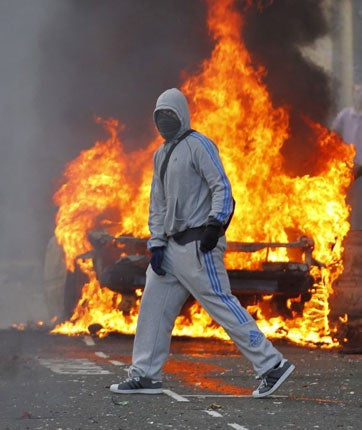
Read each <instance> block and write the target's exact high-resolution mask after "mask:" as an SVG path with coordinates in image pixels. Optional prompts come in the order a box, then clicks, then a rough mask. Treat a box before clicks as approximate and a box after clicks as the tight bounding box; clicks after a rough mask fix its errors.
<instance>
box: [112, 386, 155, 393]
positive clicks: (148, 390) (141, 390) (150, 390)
mask: <svg viewBox="0 0 362 430" xmlns="http://www.w3.org/2000/svg"><path fill="white" fill-rule="evenodd" d="M109 389H110V390H111V391H112V393H117V394H162V393H163V390H162V388H137V389H134V390H119V389H118V384H113V385H111V386H110V387H109Z"/></svg>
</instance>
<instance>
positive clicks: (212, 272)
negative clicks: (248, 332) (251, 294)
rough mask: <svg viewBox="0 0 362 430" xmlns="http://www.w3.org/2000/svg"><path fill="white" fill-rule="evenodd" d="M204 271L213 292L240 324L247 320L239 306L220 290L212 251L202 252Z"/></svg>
mask: <svg viewBox="0 0 362 430" xmlns="http://www.w3.org/2000/svg"><path fill="white" fill-rule="evenodd" d="M204 260H205V266H206V272H207V275H208V277H209V280H210V283H211V288H212V290H213V291H214V293H215V294H216V295H217V296H218V297H220V299H221V301H222V302H223V303H225V305H226V306H227V307H228V308H229V309H230V310H231V312H232V313H233V314H234V315H235V317H236V319H237V320H238V321H239V322H240V324H244V323H246V322H248V321H249V318H247V317H246V316H245V315H244V313H243V311H242V309H241V307H240V306H238V305H237V304H236V303H235V302H234V301H233V298H232V296H230V294H225V293H224V292H223V291H222V287H221V282H220V279H219V277H218V274H217V270H216V266H215V263H214V258H213V255H212V252H206V253H205V254H204Z"/></svg>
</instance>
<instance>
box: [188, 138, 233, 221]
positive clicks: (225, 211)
mask: <svg viewBox="0 0 362 430" xmlns="http://www.w3.org/2000/svg"><path fill="white" fill-rule="evenodd" d="M193 136H194V137H196V138H197V139H198V140H199V141H200V142H201V144H202V146H203V147H204V148H205V150H206V152H207V153H208V154H209V156H210V158H211V160H212V162H213V163H214V165H215V166H216V168H217V171H218V172H219V174H220V176H221V180H222V183H223V185H224V187H225V193H224V199H223V207H222V210H221V212H219V213H218V214H217V215H216V216H215V218H216V219H217V220H218V221H220V222H221V223H224V222H225V221H226V220H227V218H228V216H229V215H230V213H231V211H232V206H233V203H232V196H231V187H230V184H229V180H228V178H227V177H226V175H225V171H224V169H223V167H222V164H221V163H220V160H219V158H218V157H217V156H216V154H215V152H214V148H213V143H212V142H211V141H210V140H209V139H208V138H207V137H206V136H204V135H202V134H200V133H197V132H196V133H193Z"/></svg>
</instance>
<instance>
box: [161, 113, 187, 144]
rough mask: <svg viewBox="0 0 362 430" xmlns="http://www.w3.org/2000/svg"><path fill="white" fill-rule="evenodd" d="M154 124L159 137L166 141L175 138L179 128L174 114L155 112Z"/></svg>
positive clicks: (178, 122)
mask: <svg viewBox="0 0 362 430" xmlns="http://www.w3.org/2000/svg"><path fill="white" fill-rule="evenodd" d="M155 117H156V118H155V122H156V126H157V129H158V131H159V133H160V135H161V136H162V137H163V138H164V139H165V140H166V141H168V140H171V139H172V138H173V137H175V136H176V134H177V133H178V131H179V130H180V127H181V121H180V120H179V119H178V117H177V115H176V114H175V113H173V112H172V113H166V112H164V111H161V110H160V111H157V112H156V115H155Z"/></svg>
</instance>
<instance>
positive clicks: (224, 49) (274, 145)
mask: <svg viewBox="0 0 362 430" xmlns="http://www.w3.org/2000/svg"><path fill="white" fill-rule="evenodd" d="M208 5H209V16H208V26H209V30H210V34H211V35H212V37H213V39H214V43H215V46H214V49H213V51H212V54H211V57H210V59H208V60H206V61H204V63H203V64H202V70H201V72H200V73H198V74H195V75H193V76H190V77H186V78H185V81H184V83H183V85H182V87H181V90H182V91H183V92H184V93H185V94H186V96H187V98H188V100H189V103H190V111H191V113H192V114H191V115H192V118H191V119H192V121H191V122H192V126H193V128H195V129H197V130H199V131H200V132H204V133H205V134H207V135H208V136H209V137H211V138H212V139H213V140H214V141H215V142H217V144H218V147H219V150H220V154H221V157H222V160H223V162H224V165H225V169H226V171H227V174H228V176H229V178H230V181H231V183H232V187H233V194H234V197H235V200H236V202H237V205H236V211H235V215H234V218H233V222H232V223H231V225H230V228H229V230H228V240H229V241H238V242H258V241H260V242H262V241H264V242H265V241H267V242H288V239H290V235H291V232H292V234H293V235H295V236H296V235H306V236H310V237H313V240H314V242H315V249H314V254H313V256H314V258H315V259H316V260H318V261H321V262H323V263H324V264H325V267H313V271H312V275H313V277H314V279H315V280H316V284H315V286H314V290H315V291H314V294H313V296H312V299H311V300H310V301H309V302H307V303H306V305H305V307H304V311H303V315H302V316H298V315H297V314H295V313H294V312H293V318H291V319H287V320H286V319H283V318H282V317H277V318H270V319H266V317H265V316H263V311H262V310H261V308H260V307H248V309H249V311H250V312H252V313H253V314H254V315H255V316H256V318H257V320H258V324H259V326H260V328H261V329H262V330H263V331H264V332H265V333H266V334H267V335H268V336H270V337H279V338H287V339H289V340H291V341H293V342H295V343H298V344H301V345H323V346H326V347H331V346H336V345H338V342H337V341H336V340H335V339H334V338H333V330H332V329H331V328H330V326H329V321H328V313H329V306H328V297H329V295H330V294H331V293H332V285H333V282H334V281H335V280H336V279H337V278H338V276H339V275H340V274H341V273H342V271H343V266H342V261H341V257H342V251H343V248H342V240H343V238H344V237H345V235H346V234H347V232H348V230H349V223H348V221H347V219H348V216H349V208H348V206H347V205H346V202H345V194H346V189H347V188H348V186H349V185H350V183H351V180H352V171H351V166H352V160H353V156H354V153H353V152H354V151H353V149H352V148H351V147H350V146H348V145H345V144H343V142H342V141H341V139H340V138H339V137H337V136H336V135H335V134H334V133H332V132H330V131H328V130H327V129H326V128H324V127H323V126H321V125H319V124H315V123H313V122H312V121H311V120H310V119H308V118H305V121H306V123H307V124H308V125H309V127H310V129H311V131H312V132H313V135H314V137H315V141H316V142H317V144H318V147H319V150H320V154H321V155H322V158H321V164H320V168H319V172H318V175H317V174H314V175H313V176H312V175H305V176H303V177H292V176H291V175H290V174H287V173H286V172H285V170H284V167H283V166H284V164H283V163H284V159H283V156H282V155H281V149H282V148H283V145H284V144H285V141H286V139H287V138H288V135H289V114H288V109H287V108H286V107H274V106H273V105H272V102H271V98H270V96H269V93H268V91H267V88H266V87H265V85H264V84H263V83H262V77H263V74H264V73H265V70H263V69H262V68H259V69H257V70H256V69H255V67H253V65H252V63H251V59H250V56H249V53H248V52H247V50H246V48H245V46H244V44H243V41H242V40H241V38H240V33H241V31H240V30H241V28H242V25H243V18H242V16H241V15H240V14H239V13H238V12H237V11H236V10H235V9H234V7H233V1H232V0H223V1H217V0H209V1H208ZM98 121H101V122H102V123H103V125H104V126H105V128H106V129H107V130H108V132H109V133H110V138H109V139H108V140H106V141H105V142H97V143H96V144H95V146H94V147H93V148H91V149H89V150H86V151H83V152H82V153H81V154H80V155H79V157H78V158H77V159H75V160H74V161H73V162H71V163H70V164H69V165H68V166H67V168H66V171H65V174H64V178H65V180H64V183H63V185H62V186H61V187H60V189H59V190H58V191H57V193H56V194H55V197H54V199H55V202H56V204H57V205H58V206H59V211H58V214H57V220H56V221H57V227H56V230H55V233H56V236H57V239H58V242H59V243H60V244H61V245H62V246H63V248H64V251H65V255H66V264H67V267H68V269H69V270H73V269H74V261H75V258H76V257H77V256H78V255H80V254H82V253H84V252H86V251H88V250H90V249H91V245H90V243H89V241H88V239H87V232H88V231H89V230H91V229H94V228H97V227H102V226H103V227H104V226H107V224H108V228H110V222H111V221H112V222H113V224H112V229H113V234H114V235H120V234H132V235H134V236H136V237H147V236H148V234H149V232H148V230H147V216H148V210H147V208H148V199H149V189H150V183H151V176H152V170H151V169H152V153H153V151H154V150H155V148H157V146H158V145H160V144H161V140H160V139H159V138H156V139H155V140H154V141H153V142H151V143H150V145H149V146H147V147H146V149H142V150H139V151H136V152H132V153H125V151H124V150H123V146H122V143H121V142H120V140H119V139H118V137H117V136H118V133H119V131H121V128H120V127H119V124H118V121H116V120H114V119H110V120H107V121H103V120H98ZM110 214H111V217H110ZM115 221H116V222H115ZM263 259H264V260H265V256H264V254H263V253H260V252H255V253H251V254H250V253H235V252H233V253H228V254H227V255H226V264H227V267H228V268H229V269H237V268H257V267H259V266H260V262H261V261H262V260H263ZM268 259H269V261H288V255H287V252H286V250H285V249H281V248H279V249H274V250H269V254H268ZM81 268H82V270H83V271H85V272H86V273H87V274H88V275H89V278H90V282H89V283H88V284H86V285H85V286H84V287H83V292H82V298H81V299H80V301H79V303H78V305H77V308H76V309H75V311H74V314H73V316H72V317H71V319H70V321H68V322H65V323H63V324H61V325H60V326H58V327H56V329H55V330H54V331H55V332H58V333H66V334H75V333H84V332H88V327H89V325H90V324H94V323H98V324H101V325H102V327H103V329H102V330H101V331H100V332H99V334H100V335H105V334H106V333H107V332H109V331H119V332H122V333H134V331H135V324H136V320H137V307H136V308H135V309H134V310H132V312H131V313H130V314H127V315H126V314H124V313H123V312H122V311H121V310H120V309H118V307H119V304H120V303H121V301H122V297H121V295H119V294H116V293H114V292H111V291H110V290H108V289H107V288H100V287H99V284H98V281H97V280H96V278H95V275H94V272H93V268H92V267H90V266H89V263H85V262H83V263H81ZM288 306H289V307H290V309H291V310H292V300H289V302H288ZM174 334H176V335H190V336H202V337H207V336H215V337H219V338H223V339H228V337H227V335H226V334H225V333H224V331H223V330H222V329H221V328H220V327H218V326H216V325H215V323H214V322H213V321H212V320H211V319H210V317H209V316H208V315H207V314H206V313H205V312H204V311H203V310H202V309H201V308H200V307H199V306H198V305H197V304H195V305H193V307H192V308H191V309H190V317H188V318H185V317H184V316H180V317H179V318H178V319H177V321H176V325H175V329H174Z"/></svg>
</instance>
